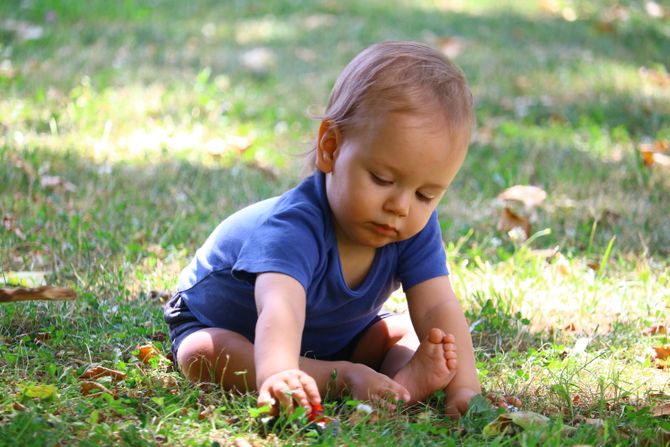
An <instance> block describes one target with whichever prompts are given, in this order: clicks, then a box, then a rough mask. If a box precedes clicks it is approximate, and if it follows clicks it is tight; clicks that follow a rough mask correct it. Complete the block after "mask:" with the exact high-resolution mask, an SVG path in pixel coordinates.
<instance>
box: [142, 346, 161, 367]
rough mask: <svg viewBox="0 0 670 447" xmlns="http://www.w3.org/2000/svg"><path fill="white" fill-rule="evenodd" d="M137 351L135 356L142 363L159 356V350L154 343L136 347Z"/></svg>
mask: <svg viewBox="0 0 670 447" xmlns="http://www.w3.org/2000/svg"><path fill="white" fill-rule="evenodd" d="M137 350H138V353H137V358H138V359H139V360H140V361H142V362H143V363H149V361H150V360H151V359H152V358H154V357H160V352H159V351H158V349H156V347H155V346H154V345H152V344H151V343H148V344H146V345H142V346H138V347H137Z"/></svg>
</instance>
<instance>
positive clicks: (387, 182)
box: [370, 172, 393, 185]
mask: <svg viewBox="0 0 670 447" xmlns="http://www.w3.org/2000/svg"><path fill="white" fill-rule="evenodd" d="M370 177H371V178H372V181H373V182H375V183H376V184H378V185H390V184H391V183H393V182H392V181H390V180H386V179H385V178H382V177H380V176H378V175H377V174H375V173H374V172H370Z"/></svg>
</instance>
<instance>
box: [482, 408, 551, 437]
mask: <svg viewBox="0 0 670 447" xmlns="http://www.w3.org/2000/svg"><path fill="white" fill-rule="evenodd" d="M548 425H549V418H548V417H546V416H544V415H541V414H538V413H534V412H532V411H515V412H511V413H504V414H501V415H500V416H498V417H497V418H495V419H494V420H493V421H491V422H489V423H488V424H487V425H486V426H485V427H484V429H483V430H482V434H483V435H484V437H485V438H491V437H494V436H498V435H501V434H504V433H506V432H508V431H516V429H517V428H521V429H525V430H528V429H530V428H543V427H547V426H548Z"/></svg>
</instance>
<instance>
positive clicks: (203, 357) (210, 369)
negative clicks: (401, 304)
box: [177, 328, 409, 400]
mask: <svg viewBox="0 0 670 447" xmlns="http://www.w3.org/2000/svg"><path fill="white" fill-rule="evenodd" d="M177 362H178V363H179V366H180V368H181V370H182V371H183V373H184V374H185V375H186V376H187V377H188V378H189V380H191V381H192V382H215V383H219V384H221V386H223V388H225V389H227V390H238V391H243V392H245V391H255V390H256V389H257V387H256V369H255V367H254V345H253V344H252V343H251V342H250V341H249V340H248V339H247V338H246V337H244V336H242V335H240V334H238V333H236V332H233V331H229V330H226V329H221V328H207V329H201V330H199V331H196V332H194V333H192V334H190V335H189V336H187V337H186V338H184V340H183V341H182V342H181V344H180V345H179V349H178V351H177ZM300 369H301V370H303V371H305V372H306V373H307V374H309V375H310V376H311V377H312V378H313V379H314V380H315V381H316V383H317V385H318V387H319V393H321V395H322V396H325V395H326V394H327V393H332V394H334V395H339V394H341V393H342V392H343V391H345V390H346V391H347V392H348V393H350V394H351V395H352V397H354V398H355V399H368V398H369V397H374V396H377V395H378V396H380V397H381V396H384V397H387V396H391V397H395V398H396V399H403V400H407V399H408V398H409V396H408V393H407V390H405V389H404V388H403V387H402V386H401V385H399V384H398V383H396V382H395V381H393V380H391V379H390V378H389V377H387V376H385V375H384V374H380V373H378V372H376V371H374V370H372V369H371V368H368V367H366V366H365V365H360V364H354V363H351V362H346V361H323V360H314V359H309V358H305V357H301V358H300ZM334 371H336V374H335V380H333V377H332V376H333V372H334ZM368 384H374V386H371V387H368Z"/></svg>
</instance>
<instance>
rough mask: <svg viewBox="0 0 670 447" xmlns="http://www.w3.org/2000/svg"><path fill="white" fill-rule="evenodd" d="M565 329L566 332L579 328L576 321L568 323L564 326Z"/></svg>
mask: <svg viewBox="0 0 670 447" xmlns="http://www.w3.org/2000/svg"><path fill="white" fill-rule="evenodd" d="M563 330H564V331H566V332H575V331H576V330H577V326H575V323H568V324H567V325H566V326H565V327H564V328H563Z"/></svg>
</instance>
